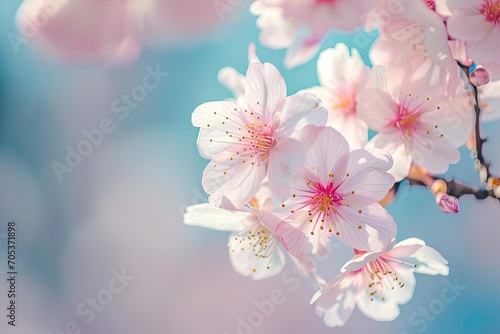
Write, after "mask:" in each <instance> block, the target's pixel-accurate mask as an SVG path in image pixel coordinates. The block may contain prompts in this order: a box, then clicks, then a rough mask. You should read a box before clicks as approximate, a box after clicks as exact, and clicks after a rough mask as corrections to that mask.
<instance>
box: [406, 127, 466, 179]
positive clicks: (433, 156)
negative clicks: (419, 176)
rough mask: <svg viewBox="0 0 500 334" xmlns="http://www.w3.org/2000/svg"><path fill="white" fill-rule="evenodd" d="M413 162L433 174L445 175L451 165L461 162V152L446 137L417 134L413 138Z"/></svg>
mask: <svg viewBox="0 0 500 334" xmlns="http://www.w3.org/2000/svg"><path fill="white" fill-rule="evenodd" d="M411 154H412V156H413V160H414V161H415V162H416V163H417V164H418V165H419V166H420V167H423V168H425V169H427V170H428V171H429V172H431V173H433V174H443V173H445V172H446V171H447V170H448V167H449V165H450V164H455V163H457V162H458V161H460V152H458V150H457V149H456V148H455V146H454V145H452V144H451V143H450V142H449V141H448V140H447V139H446V137H443V138H441V137H439V136H437V135H436V136H434V135H427V134H425V133H423V132H422V133H420V132H417V133H415V134H414V136H413V140H412V150H411Z"/></svg>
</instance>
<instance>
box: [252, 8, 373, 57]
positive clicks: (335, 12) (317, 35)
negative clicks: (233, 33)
mask: <svg viewBox="0 0 500 334" xmlns="http://www.w3.org/2000/svg"><path fill="white" fill-rule="evenodd" d="M374 4H375V1H374V0H329V1H328V0H327V1H317V0H258V1H255V2H254V3H253V4H252V6H251V8H250V10H251V12H252V13H253V14H255V15H258V16H259V19H258V20H257V26H258V27H259V28H260V29H261V35H260V41H261V43H262V44H263V45H266V46H268V47H271V48H274V49H283V48H287V49H288V52H287V55H286V58H285V65H286V66H288V67H294V66H297V65H300V64H302V63H304V62H306V61H308V60H309V59H311V58H312V57H313V56H314V55H315V54H316V53H317V52H318V49H319V47H320V44H321V41H322V40H323V38H324V37H325V35H326V34H327V33H328V32H329V31H330V30H332V29H340V30H344V31H347V30H352V29H354V28H355V27H360V26H363V25H364V23H365V20H366V15H367V13H368V12H369V11H370V10H371V9H372V8H373V6H374Z"/></svg>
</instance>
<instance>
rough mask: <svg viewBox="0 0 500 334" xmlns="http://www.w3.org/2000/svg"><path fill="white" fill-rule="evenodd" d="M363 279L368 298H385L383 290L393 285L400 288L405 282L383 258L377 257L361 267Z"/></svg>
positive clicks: (391, 287) (392, 287)
mask: <svg viewBox="0 0 500 334" xmlns="http://www.w3.org/2000/svg"><path fill="white" fill-rule="evenodd" d="M361 272H362V275H363V281H364V282H365V284H367V292H368V293H369V295H370V299H371V300H372V301H373V298H379V299H380V300H385V297H384V290H389V289H390V290H392V289H394V288H395V287H399V288H402V287H404V286H405V283H404V281H403V279H402V278H401V276H399V275H398V273H397V271H396V270H394V268H392V267H391V265H390V264H389V263H387V262H386V261H385V260H384V259H382V258H378V259H376V260H373V261H371V262H368V263H367V264H365V265H364V266H363V268H362V269H361Z"/></svg>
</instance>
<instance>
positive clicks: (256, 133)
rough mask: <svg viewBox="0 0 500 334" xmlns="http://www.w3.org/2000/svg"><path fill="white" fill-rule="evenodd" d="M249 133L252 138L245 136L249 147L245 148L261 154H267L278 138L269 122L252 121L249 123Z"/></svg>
mask: <svg viewBox="0 0 500 334" xmlns="http://www.w3.org/2000/svg"><path fill="white" fill-rule="evenodd" d="M247 133H248V134H249V135H250V138H248V137H243V138H245V140H246V142H247V144H248V145H250V147H249V148H247V149H245V150H248V151H253V152H254V153H256V154H259V155H261V156H267V155H268V153H269V150H270V149H271V148H273V147H274V146H275V145H276V139H275V138H274V135H273V129H272V128H271V127H270V126H269V125H268V124H258V123H255V122H254V123H252V124H249V125H247Z"/></svg>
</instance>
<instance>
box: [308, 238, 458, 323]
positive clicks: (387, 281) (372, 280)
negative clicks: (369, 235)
mask: <svg viewBox="0 0 500 334" xmlns="http://www.w3.org/2000/svg"><path fill="white" fill-rule="evenodd" d="M355 253H356V254H355V256H354V257H353V258H352V260H350V261H349V262H347V263H346V264H345V266H344V267H343V268H342V273H341V274H340V275H338V276H337V277H335V278H334V279H333V280H332V281H331V282H330V283H328V284H327V285H326V286H325V287H324V288H323V289H321V290H320V291H318V292H317V293H316V294H315V295H314V297H313V298H312V300H311V304H313V303H315V304H316V314H317V315H318V316H320V317H322V318H323V321H324V322H325V324H326V325H327V326H330V327H336V326H342V325H344V324H345V323H346V321H347V320H348V319H349V317H350V316H351V314H352V311H353V310H354V308H355V307H356V306H357V307H358V308H359V310H360V311H361V312H362V313H363V314H365V315H366V316H367V317H370V318H372V319H374V320H378V321H391V320H394V319H396V318H397V317H398V315H399V305H403V304H405V303H407V302H408V301H409V300H410V299H411V298H412V296H413V291H414V289H415V284H416V282H415V275H414V274H415V273H419V274H426V275H442V276H447V275H448V273H449V268H448V266H447V264H448V261H446V259H444V258H443V257H442V256H441V254H439V252H437V251H436V250H435V249H434V248H431V247H429V246H426V245H425V243H424V242H423V241H422V240H420V239H416V238H411V239H406V240H404V241H402V242H400V243H398V244H396V245H395V246H394V247H393V243H392V244H390V245H389V246H388V247H387V248H386V249H385V250H384V251H380V252H372V253H366V252H361V251H359V250H355Z"/></svg>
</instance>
